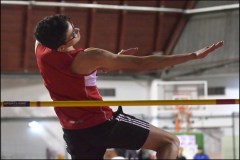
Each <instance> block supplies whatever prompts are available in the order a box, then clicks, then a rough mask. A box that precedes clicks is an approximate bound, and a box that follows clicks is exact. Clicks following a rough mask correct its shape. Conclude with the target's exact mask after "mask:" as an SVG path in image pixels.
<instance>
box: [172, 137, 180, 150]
mask: <svg viewBox="0 0 240 160" xmlns="http://www.w3.org/2000/svg"><path fill="white" fill-rule="evenodd" d="M172 144H174V145H175V146H176V147H177V148H179V146H180V141H179V139H178V137H177V136H175V135H173V138H172Z"/></svg>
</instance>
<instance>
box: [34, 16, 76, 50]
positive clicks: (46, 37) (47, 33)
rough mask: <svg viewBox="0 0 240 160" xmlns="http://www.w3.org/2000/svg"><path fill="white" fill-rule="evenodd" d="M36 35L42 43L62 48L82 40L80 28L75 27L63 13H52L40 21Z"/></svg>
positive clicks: (57, 48)
mask: <svg viewBox="0 0 240 160" xmlns="http://www.w3.org/2000/svg"><path fill="white" fill-rule="evenodd" d="M34 36H35V38H36V40H37V41H39V42H40V43H41V44H42V45H44V46H46V47H48V48H51V49H54V50H61V49H64V48H66V47H69V46H73V45H74V44H76V43H77V42H78V41H79V40H80V34H79V28H74V26H73V24H72V22H71V21H70V19H69V18H68V17H67V16H65V15H61V14H57V15H51V16H47V17H45V18H44V19H43V20H41V21H39V22H38V23H37V25H36V27H35V30H34Z"/></svg>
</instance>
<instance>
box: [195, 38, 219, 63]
mask: <svg viewBox="0 0 240 160" xmlns="http://www.w3.org/2000/svg"><path fill="white" fill-rule="evenodd" d="M223 44H224V43H223V41H220V42H218V43H215V44H213V45H211V46H209V47H204V48H202V49H200V50H198V51H195V52H193V54H195V56H196V59H201V58H204V57H206V56H207V55H208V54H209V53H211V52H213V51H214V50H215V49H218V48H220V47H222V46H223Z"/></svg>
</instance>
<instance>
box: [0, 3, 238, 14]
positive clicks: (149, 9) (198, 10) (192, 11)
mask: <svg viewBox="0 0 240 160" xmlns="http://www.w3.org/2000/svg"><path fill="white" fill-rule="evenodd" d="M1 5H32V6H48V7H72V8H95V9H110V10H128V11H144V12H169V13H181V14H188V15H190V14H197V13H207V12H216V11H223V10H235V9H239V4H230V5H221V6H213V7H205V8H196V9H179V8H166V7H143V6H126V5H106V4H89V3H66V2H41V1H6V0H5V1H1Z"/></svg>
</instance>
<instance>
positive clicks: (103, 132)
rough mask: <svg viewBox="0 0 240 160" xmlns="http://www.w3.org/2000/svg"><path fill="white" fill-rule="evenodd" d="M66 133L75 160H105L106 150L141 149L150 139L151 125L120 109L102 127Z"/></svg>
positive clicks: (68, 148) (70, 151) (65, 137)
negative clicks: (148, 138)
mask: <svg viewBox="0 0 240 160" xmlns="http://www.w3.org/2000/svg"><path fill="white" fill-rule="evenodd" d="M63 132H64V135H63V137H64V139H65V141H66V143H67V151H68V153H69V154H70V155H71V157H72V159H103V156H104V153H105V151H106V149H107V148H124V149H130V150H137V149H140V148H141V147H142V146H143V144H144V142H145V141H146V139H147V137H148V134H149V123H148V122H145V121H142V120H140V119H137V118H135V117H133V116H130V115H127V114H125V113H123V111H122V108H121V107H119V108H118V110H117V111H116V112H114V113H113V117H112V119H109V120H108V121H106V122H104V123H103V124H100V125H98V126H95V127H92V128H87V129H79V130H66V129H63Z"/></svg>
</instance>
